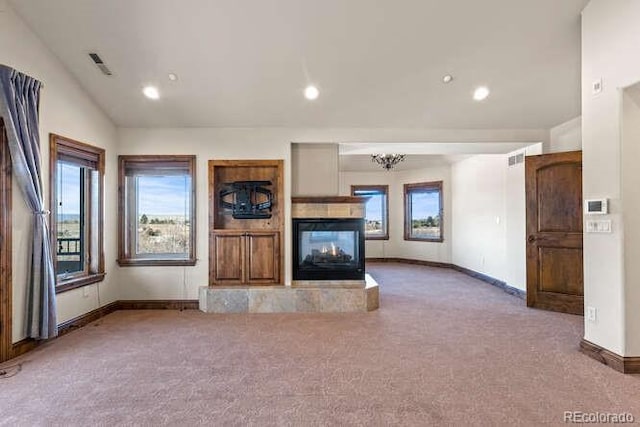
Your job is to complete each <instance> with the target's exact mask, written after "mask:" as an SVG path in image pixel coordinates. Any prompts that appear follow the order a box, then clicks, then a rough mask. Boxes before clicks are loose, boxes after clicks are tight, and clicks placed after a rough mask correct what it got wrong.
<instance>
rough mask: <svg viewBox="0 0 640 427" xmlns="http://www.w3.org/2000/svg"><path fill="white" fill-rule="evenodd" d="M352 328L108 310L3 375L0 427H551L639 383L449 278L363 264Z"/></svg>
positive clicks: (558, 330) (553, 326)
mask: <svg viewBox="0 0 640 427" xmlns="http://www.w3.org/2000/svg"><path fill="white" fill-rule="evenodd" d="M368 270H369V272H370V273H371V274H372V276H373V277H374V278H376V280H377V281H378V283H380V288H381V297H380V304H381V308H380V309H379V310H378V311H374V312H371V313H353V314H232V315H229V314H225V315H216V314H204V313H201V312H199V311H196V310H188V311H183V312H179V311H152V310H148V311H119V312H115V313H112V314H110V315H108V316H106V317H104V318H102V319H100V320H98V321H97V322H94V323H92V324H91V325H89V326H87V327H84V328H82V329H79V330H77V331H74V332H72V333H70V334H67V335H65V336H63V337H60V338H59V339H56V340H54V341H52V342H50V343H48V344H46V345H44V346H41V347H40V348H38V349H36V350H35V351H33V352H31V353H29V354H26V355H24V356H22V357H20V358H18V359H14V360H13V361H9V362H8V363H5V365H11V364H13V365H15V364H17V363H20V364H21V370H20V371H19V372H17V371H16V372H13V373H14V374H15V375H13V376H11V377H9V378H4V379H0V414H1V415H0V425H9V426H23V425H29V426H31V425H63V426H70V425H78V426H87V425H105V426H106V425H110V426H111V425H154V426H155V425H198V424H205V425H225V426H226V425H229V426H234V425H237V426H244V425H255V426H270V425H292V426H307V425H309V426H316V425H318V426H320V425H363V426H364V425H366V426H378V425H403V426H413V425H539V424H557V425H564V418H563V416H564V412H565V411H583V412H594V411H600V412H630V413H632V414H633V415H634V416H635V417H636V419H638V420H640V398H639V396H640V377H639V376H631V375H623V374H620V373H618V372H616V371H614V370H612V369H611V368H608V367H606V366H604V365H601V364H600V363H598V362H596V361H594V360H592V359H590V358H588V357H586V356H584V355H582V354H580V353H579V352H578V342H579V341H580V339H581V337H582V332H583V325H582V317H578V316H572V315H565V314H558V313H551V312H545V311H540V310H533V309H527V308H526V307H525V304H524V301H522V300H521V299H518V298H516V297H514V296H511V295H508V294H506V293H504V292H503V291H501V290H499V289H497V288H495V287H492V286H489V285H487V284H485V283H483V282H480V281H477V280H475V279H472V278H470V277H468V276H465V275H463V274H461V273H458V272H455V271H453V270H448V269H441V268H429V267H422V266H411V265H402V264H371V265H369V266H368Z"/></svg>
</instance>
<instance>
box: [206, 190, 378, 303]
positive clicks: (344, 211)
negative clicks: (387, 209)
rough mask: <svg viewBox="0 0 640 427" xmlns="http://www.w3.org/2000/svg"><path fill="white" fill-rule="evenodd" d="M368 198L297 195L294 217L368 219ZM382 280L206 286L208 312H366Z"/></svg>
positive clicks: (376, 299)
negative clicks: (378, 281)
mask: <svg viewBox="0 0 640 427" xmlns="http://www.w3.org/2000/svg"><path fill="white" fill-rule="evenodd" d="M365 202H366V198H365V197H294V198H292V208H291V211H292V213H291V216H292V218H305V219H312V218H352V219H353V218H364V215H365ZM378 289H379V287H378V283H376V281H375V280H374V279H373V278H372V277H371V276H369V275H368V274H366V275H365V277H364V280H294V281H292V283H291V286H202V287H200V293H199V306H200V310H201V311H204V312H207V313H286V312H333V313H336V312H366V311H372V310H376V309H377V308H378V307H379V291H378Z"/></svg>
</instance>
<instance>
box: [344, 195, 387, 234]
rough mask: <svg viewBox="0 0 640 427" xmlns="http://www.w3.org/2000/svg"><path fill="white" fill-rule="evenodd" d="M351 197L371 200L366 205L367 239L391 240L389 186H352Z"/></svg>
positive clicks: (365, 231)
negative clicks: (363, 197)
mask: <svg viewBox="0 0 640 427" xmlns="http://www.w3.org/2000/svg"><path fill="white" fill-rule="evenodd" d="M351 195H352V196H365V197H368V198H369V200H367V203H366V205H365V230H364V236H365V239H367V240H389V186H388V185H352V186H351Z"/></svg>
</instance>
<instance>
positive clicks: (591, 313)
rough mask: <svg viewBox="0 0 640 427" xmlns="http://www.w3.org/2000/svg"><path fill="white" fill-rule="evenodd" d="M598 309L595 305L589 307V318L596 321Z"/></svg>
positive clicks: (590, 320)
mask: <svg viewBox="0 0 640 427" xmlns="http://www.w3.org/2000/svg"><path fill="white" fill-rule="evenodd" d="M597 313H598V310H597V309H596V308H595V307H587V320H588V321H589V322H595V321H596V320H597Z"/></svg>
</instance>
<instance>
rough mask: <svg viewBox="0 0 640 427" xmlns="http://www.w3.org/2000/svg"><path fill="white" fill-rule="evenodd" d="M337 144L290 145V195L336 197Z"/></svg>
mask: <svg viewBox="0 0 640 427" xmlns="http://www.w3.org/2000/svg"><path fill="white" fill-rule="evenodd" d="M338 159H339V156H338V144H291V195H292V196H337V195H338V192H339V189H338V187H339V184H338V177H339V173H338Z"/></svg>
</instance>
